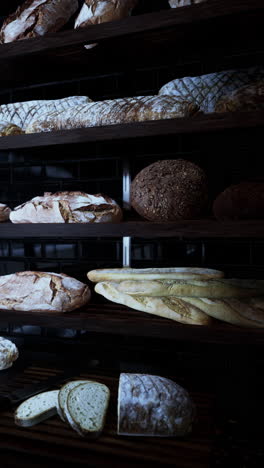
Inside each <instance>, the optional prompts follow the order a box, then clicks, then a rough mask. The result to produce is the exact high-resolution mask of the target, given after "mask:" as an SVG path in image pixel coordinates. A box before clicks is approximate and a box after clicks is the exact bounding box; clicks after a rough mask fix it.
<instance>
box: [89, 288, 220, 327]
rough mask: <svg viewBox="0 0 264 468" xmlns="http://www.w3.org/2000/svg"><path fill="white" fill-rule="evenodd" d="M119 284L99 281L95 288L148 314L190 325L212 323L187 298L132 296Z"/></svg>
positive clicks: (106, 295) (118, 301)
mask: <svg viewBox="0 0 264 468" xmlns="http://www.w3.org/2000/svg"><path fill="white" fill-rule="evenodd" d="M118 284H119V283H112V282H110V281H108V282H107V281H105V282H102V283H97V285H96V286H95V288H94V289H95V291H96V292H97V293H98V294H101V295H102V296H104V297H105V298H106V299H109V300H110V301H113V302H117V303H118V304H123V305H126V306H128V307H131V308H132V309H136V310H141V311H142V312H147V313H148V314H153V315H159V316H160V317H165V318H168V319H171V320H176V321H177V322H180V323H187V324H189V325H209V324H210V323H211V319H210V317H209V316H208V315H207V314H206V313H204V312H203V311H202V310H200V309H199V308H197V307H196V306H195V305H192V304H189V303H188V302H186V301H185V300H183V299H185V298H181V297H176V296H169V297H165V296H163V297H151V296H136V295H135V296H130V295H129V294H124V293H121V292H119V291H118V290H117V286H118ZM187 299H188V298H187Z"/></svg>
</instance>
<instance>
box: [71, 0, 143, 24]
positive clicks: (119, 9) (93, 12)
mask: <svg viewBox="0 0 264 468" xmlns="http://www.w3.org/2000/svg"><path fill="white" fill-rule="evenodd" d="M137 3H138V0H85V2H84V4H83V6H82V8H81V11H80V13H79V15H78V17H77V19H76V21H75V25H74V27H75V28H80V27H81V28H83V27H86V26H89V25H91V24H101V23H106V22H109V21H114V20H120V19H122V18H125V17H126V16H128V15H130V14H131V11H132V9H133V8H134V7H135V6H136V4H137Z"/></svg>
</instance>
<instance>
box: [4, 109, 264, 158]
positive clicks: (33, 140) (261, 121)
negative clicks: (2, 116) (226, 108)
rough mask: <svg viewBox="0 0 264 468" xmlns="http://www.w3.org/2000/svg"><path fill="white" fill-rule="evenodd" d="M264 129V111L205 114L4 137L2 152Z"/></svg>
mask: <svg viewBox="0 0 264 468" xmlns="http://www.w3.org/2000/svg"><path fill="white" fill-rule="evenodd" d="M263 126H264V112H263V111H256V112H243V113H239V112H234V113H232V112H230V113H223V114H221V113H219V114H218V113H214V114H208V115H201V116H197V117H193V118H179V119H166V120H157V121H146V122H134V123H128V124H118V125H107V126H103V127H93V128H77V129H74V130H62V131H57V132H47V133H32V134H27V135H14V136H7V137H1V138H0V151H2V150H14V149H22V148H40V147H45V146H58V145H66V144H78V143H89V142H95V141H98V142H99V141H110V140H111V141H112V140H126V139H134V138H143V137H151V138H153V136H154V135H155V136H168V135H179V134H185V133H187V134H188V133H208V132H218V131H225V130H230V129H243V128H255V127H263Z"/></svg>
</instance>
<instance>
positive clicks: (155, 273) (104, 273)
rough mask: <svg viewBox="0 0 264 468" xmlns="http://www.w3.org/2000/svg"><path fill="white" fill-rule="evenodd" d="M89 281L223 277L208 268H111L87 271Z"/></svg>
mask: <svg viewBox="0 0 264 468" xmlns="http://www.w3.org/2000/svg"><path fill="white" fill-rule="evenodd" d="M87 275H88V278H89V280H90V281H93V282H94V283H97V282H99V281H122V280H125V279H128V280H140V281H141V280H154V279H166V280H169V279H195V278H196V279H207V278H208V279H209V278H223V276H224V273H223V272H222V271H219V270H212V269H209V268H140V269H136V268H112V269H107V270H106V269H99V270H92V271H89V273H88V274H87Z"/></svg>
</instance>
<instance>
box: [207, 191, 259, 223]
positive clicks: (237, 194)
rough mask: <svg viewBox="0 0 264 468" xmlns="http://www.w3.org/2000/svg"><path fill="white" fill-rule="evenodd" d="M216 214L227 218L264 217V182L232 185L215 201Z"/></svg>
mask: <svg viewBox="0 0 264 468" xmlns="http://www.w3.org/2000/svg"><path fill="white" fill-rule="evenodd" d="M213 213H214V216H215V217H216V218H217V219H219V220H225V219H232V220H236V219H263V218H264V183H263V182H241V183H240V184H236V185H230V187H227V188H226V189H225V190H224V191H223V192H222V193H220V194H219V195H218V196H217V198H216V199H215V201H214V203H213Z"/></svg>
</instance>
